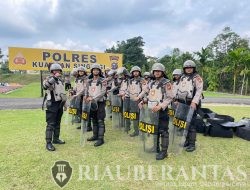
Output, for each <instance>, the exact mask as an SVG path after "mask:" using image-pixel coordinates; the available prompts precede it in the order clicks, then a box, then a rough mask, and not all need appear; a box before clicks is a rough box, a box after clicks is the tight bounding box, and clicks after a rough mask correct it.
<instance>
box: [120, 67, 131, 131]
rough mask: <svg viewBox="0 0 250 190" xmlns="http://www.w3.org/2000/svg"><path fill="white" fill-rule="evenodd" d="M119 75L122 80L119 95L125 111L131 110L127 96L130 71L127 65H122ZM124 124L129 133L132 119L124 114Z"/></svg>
mask: <svg viewBox="0 0 250 190" xmlns="http://www.w3.org/2000/svg"><path fill="white" fill-rule="evenodd" d="M117 75H118V78H119V80H120V81H121V85H120V88H119V94H118V96H120V97H121V98H122V101H123V102H122V105H123V111H126V112H128V111H129V97H128V96H127V97H126V96H125V95H126V91H127V89H128V86H129V78H130V73H129V71H128V70H127V69H126V68H125V67H120V68H118V69H117ZM123 125H124V129H125V132H127V133H128V131H129V130H130V120H129V119H128V118H125V117H124V115H123Z"/></svg>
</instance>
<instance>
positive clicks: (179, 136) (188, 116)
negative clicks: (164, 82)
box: [168, 103, 194, 154]
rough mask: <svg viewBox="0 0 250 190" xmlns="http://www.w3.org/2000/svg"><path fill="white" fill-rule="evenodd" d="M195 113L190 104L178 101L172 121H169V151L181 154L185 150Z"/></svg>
mask: <svg viewBox="0 0 250 190" xmlns="http://www.w3.org/2000/svg"><path fill="white" fill-rule="evenodd" d="M193 113H194V110H193V109H192V108H191V107H190V106H188V105H186V104H183V103H178V105H177V107H176V109H175V114H174V117H173V118H172V122H169V147H168V152H169V153H174V154H180V153H181V151H182V150H183V148H184V143H185V141H186V137H187V133H188V128H189V125H190V123H191V120H192V117H193Z"/></svg>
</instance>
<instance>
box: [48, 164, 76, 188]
mask: <svg viewBox="0 0 250 190" xmlns="http://www.w3.org/2000/svg"><path fill="white" fill-rule="evenodd" d="M51 173H52V176H53V179H54V181H55V182H56V184H57V185H59V186H60V187H61V188H62V187H64V186H65V185H66V184H67V183H68V182H69V180H70V178H71V175H72V167H71V166H70V164H69V162H67V161H64V160H61V161H56V162H55V164H54V166H53V167H52V168H51Z"/></svg>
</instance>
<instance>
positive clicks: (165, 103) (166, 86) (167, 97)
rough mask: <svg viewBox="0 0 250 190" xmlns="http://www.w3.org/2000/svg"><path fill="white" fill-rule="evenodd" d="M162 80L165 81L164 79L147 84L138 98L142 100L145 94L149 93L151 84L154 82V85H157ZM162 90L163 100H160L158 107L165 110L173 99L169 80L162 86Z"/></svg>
mask: <svg viewBox="0 0 250 190" xmlns="http://www.w3.org/2000/svg"><path fill="white" fill-rule="evenodd" d="M163 80H166V79H165V78H161V79H160V80H152V81H150V83H148V85H147V87H146V88H144V89H143V91H142V92H141V93H140V94H139V96H138V97H139V98H143V97H144V95H145V94H148V93H149V91H150V89H151V83H152V82H155V85H158V84H159V83H160V82H163ZM162 88H164V92H165V93H164V94H163V98H162V100H160V101H161V102H160V103H159V104H158V105H159V106H161V108H162V109H163V110H165V109H166V108H167V107H168V105H169V104H170V103H171V102H172V100H173V98H174V94H173V87H172V85H171V83H170V81H169V80H167V81H166V83H165V84H164V85H163V87H162Z"/></svg>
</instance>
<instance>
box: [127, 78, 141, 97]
mask: <svg viewBox="0 0 250 190" xmlns="http://www.w3.org/2000/svg"><path fill="white" fill-rule="evenodd" d="M141 81H142V79H141V78H140V77H138V78H131V79H130V80H129V84H128V90H127V91H126V93H125V96H126V97H129V98H131V99H133V98H136V97H138V95H139V94H140V93H141V91H142V84H141Z"/></svg>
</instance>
